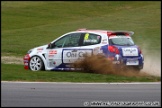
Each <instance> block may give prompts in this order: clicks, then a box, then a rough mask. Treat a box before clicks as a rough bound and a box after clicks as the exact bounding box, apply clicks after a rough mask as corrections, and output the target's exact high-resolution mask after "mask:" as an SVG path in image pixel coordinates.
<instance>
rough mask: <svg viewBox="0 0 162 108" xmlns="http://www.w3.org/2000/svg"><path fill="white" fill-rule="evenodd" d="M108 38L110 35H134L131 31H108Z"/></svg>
mask: <svg viewBox="0 0 162 108" xmlns="http://www.w3.org/2000/svg"><path fill="white" fill-rule="evenodd" d="M107 34H108V36H110V35H127V36H132V35H133V34H134V32H133V31H108V32H107Z"/></svg>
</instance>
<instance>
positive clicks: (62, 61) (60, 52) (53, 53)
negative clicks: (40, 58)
mask: <svg viewBox="0 0 162 108" xmlns="http://www.w3.org/2000/svg"><path fill="white" fill-rule="evenodd" d="M80 36H81V33H70V34H67V35H65V36H63V37H62V38H60V39H58V40H56V41H54V42H53V43H51V46H52V47H51V48H50V49H48V50H47V55H46V57H47V67H48V68H50V69H55V68H66V64H68V63H71V62H73V61H74V59H77V54H76V53H77V50H78V49H79V48H80Z"/></svg>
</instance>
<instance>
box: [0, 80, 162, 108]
mask: <svg viewBox="0 0 162 108" xmlns="http://www.w3.org/2000/svg"><path fill="white" fill-rule="evenodd" d="M114 105H118V106H119V105H121V106H123V105H126V106H130V105H135V106H137V105H141V106H142V105H143V106H144V105H145V106H149V105H152V106H161V83H160V82H157V83H55V82H53V83H48V82H47V83H43V82H42V83H41V82H35V83H32V82H3V81H2V82H1V107H10V106H11V107H84V106H89V107H90V106H114Z"/></svg>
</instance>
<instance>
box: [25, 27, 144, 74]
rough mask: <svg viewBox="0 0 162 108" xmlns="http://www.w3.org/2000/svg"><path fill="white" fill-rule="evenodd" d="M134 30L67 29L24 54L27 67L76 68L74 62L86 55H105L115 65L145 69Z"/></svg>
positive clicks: (42, 68) (31, 68)
mask: <svg viewBox="0 0 162 108" xmlns="http://www.w3.org/2000/svg"><path fill="white" fill-rule="evenodd" d="M133 34H134V32H132V31H112V30H87V29H79V30H76V31H72V32H68V33H66V34H63V35H62V36H60V37H58V38H57V39H55V40H53V41H52V42H51V43H49V44H47V45H43V46H39V47H35V48H33V49H30V50H29V51H28V52H27V54H26V55H25V56H24V58H23V59H24V68H25V69H30V70H32V71H39V70H75V68H74V67H71V66H72V65H71V64H73V63H74V62H75V61H77V60H79V59H83V58H84V55H85V54H88V55H98V54H102V55H104V56H105V57H106V58H107V59H109V60H111V61H112V63H113V64H114V65H125V66H126V67H130V66H132V67H135V68H136V69H138V70H141V69H143V65H144V57H143V54H142V52H141V49H140V48H139V47H138V46H137V45H135V43H134V41H133V40H132V38H131V36H132V35H133Z"/></svg>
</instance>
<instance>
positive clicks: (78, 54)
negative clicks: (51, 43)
mask: <svg viewBox="0 0 162 108" xmlns="http://www.w3.org/2000/svg"><path fill="white" fill-rule="evenodd" d="M83 54H84V52H78V53H76V52H67V53H66V57H68V58H76V57H83Z"/></svg>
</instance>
